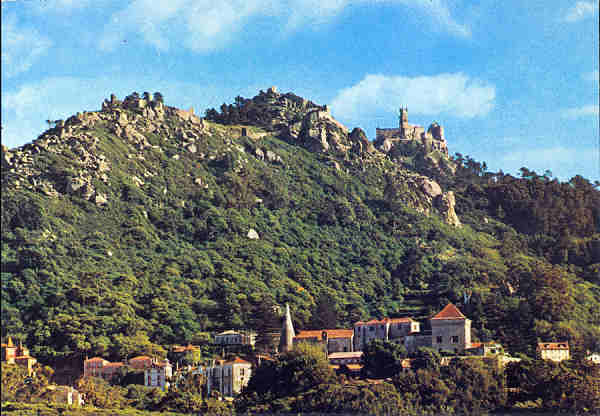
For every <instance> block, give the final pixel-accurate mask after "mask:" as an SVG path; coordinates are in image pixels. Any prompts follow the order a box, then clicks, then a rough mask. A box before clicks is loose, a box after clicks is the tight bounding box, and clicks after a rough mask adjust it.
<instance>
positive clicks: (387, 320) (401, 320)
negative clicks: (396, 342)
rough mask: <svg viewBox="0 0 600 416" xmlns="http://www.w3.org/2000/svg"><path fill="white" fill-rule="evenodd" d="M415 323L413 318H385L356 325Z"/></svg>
mask: <svg viewBox="0 0 600 416" xmlns="http://www.w3.org/2000/svg"><path fill="white" fill-rule="evenodd" d="M408 322H414V321H413V320H412V318H383V319H371V320H370V321H366V322H363V321H358V322H356V323H355V324H354V326H357V325H379V324H387V323H408Z"/></svg>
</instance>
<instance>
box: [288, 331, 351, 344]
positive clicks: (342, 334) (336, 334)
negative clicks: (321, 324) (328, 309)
mask: <svg viewBox="0 0 600 416" xmlns="http://www.w3.org/2000/svg"><path fill="white" fill-rule="evenodd" d="M323 332H325V333H327V338H351V337H352V336H353V335H354V330H352V329H309V330H305V329H302V330H300V332H299V333H298V334H296V336H295V337H294V338H298V339H303V338H304V339H305V338H317V340H319V341H320V340H322V339H323Z"/></svg>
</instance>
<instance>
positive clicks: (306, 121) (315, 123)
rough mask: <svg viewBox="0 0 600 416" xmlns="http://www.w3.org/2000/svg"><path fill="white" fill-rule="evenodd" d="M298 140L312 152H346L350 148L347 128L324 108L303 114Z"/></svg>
mask: <svg viewBox="0 0 600 416" xmlns="http://www.w3.org/2000/svg"><path fill="white" fill-rule="evenodd" d="M298 141H300V142H301V143H302V145H303V146H304V147H306V148H307V149H309V150H311V151H314V152H327V151H330V150H332V151H336V152H346V151H348V150H349V149H350V148H351V143H350V141H349V139H348V129H347V128H346V127H345V126H344V125H343V124H341V123H340V122H338V121H337V120H335V119H334V118H333V117H332V116H331V114H329V112H328V111H325V110H316V111H311V112H309V113H308V114H306V115H305V116H304V118H303V120H302V127H301V129H300V132H299V134H298Z"/></svg>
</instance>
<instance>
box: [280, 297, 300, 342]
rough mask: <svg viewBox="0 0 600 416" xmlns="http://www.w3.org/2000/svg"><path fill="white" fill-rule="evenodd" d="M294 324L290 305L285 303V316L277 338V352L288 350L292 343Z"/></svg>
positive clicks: (294, 334)
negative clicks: (279, 335) (279, 336)
mask: <svg viewBox="0 0 600 416" xmlns="http://www.w3.org/2000/svg"><path fill="white" fill-rule="evenodd" d="M295 336H296V333H295V332H294V325H293V324H292V314H291V313H290V305H288V304H287V303H286V304H285V317H284V318H283V324H282V325H281V338H280V339H279V352H286V351H290V350H291V349H292V347H293V344H294V337H295Z"/></svg>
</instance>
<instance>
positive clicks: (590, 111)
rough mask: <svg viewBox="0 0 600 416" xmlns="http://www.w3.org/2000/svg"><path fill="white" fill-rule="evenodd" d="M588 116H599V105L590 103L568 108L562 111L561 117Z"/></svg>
mask: <svg viewBox="0 0 600 416" xmlns="http://www.w3.org/2000/svg"><path fill="white" fill-rule="evenodd" d="M589 116H595V117H598V116H600V106H598V105H597V104H590V105H584V106H581V107H573V108H568V109H566V110H565V111H564V112H563V117H564V118H570V119H574V118H580V117H589Z"/></svg>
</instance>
